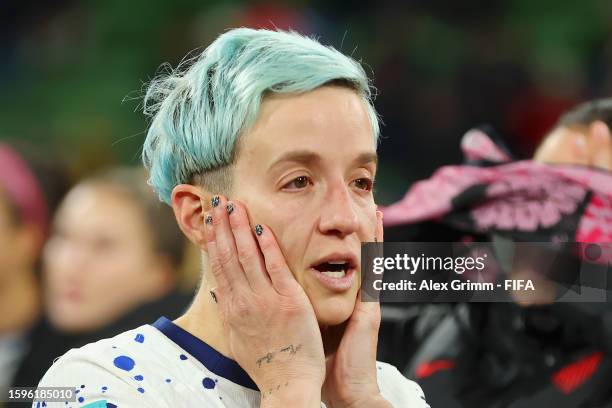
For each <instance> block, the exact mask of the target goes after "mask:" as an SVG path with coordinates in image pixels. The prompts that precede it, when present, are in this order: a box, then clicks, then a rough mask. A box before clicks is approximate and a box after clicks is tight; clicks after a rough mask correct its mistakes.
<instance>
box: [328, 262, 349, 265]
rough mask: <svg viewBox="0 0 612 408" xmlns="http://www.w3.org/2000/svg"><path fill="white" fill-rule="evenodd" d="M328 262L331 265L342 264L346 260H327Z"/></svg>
mask: <svg viewBox="0 0 612 408" xmlns="http://www.w3.org/2000/svg"><path fill="white" fill-rule="evenodd" d="M328 263H329V264H332V265H344V264H345V263H346V261H329V262H328Z"/></svg>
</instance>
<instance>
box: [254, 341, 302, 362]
mask: <svg viewBox="0 0 612 408" xmlns="http://www.w3.org/2000/svg"><path fill="white" fill-rule="evenodd" d="M301 348H302V345H301V344H298V345H297V346H294V345H293V344H290V345H288V346H287V347H283V348H282V349H280V350H279V351H278V352H276V351H274V352H271V353H268V354H266V355H265V356H263V357H260V358H258V359H257V361H256V363H257V367H260V368H261V365H262V364H263V363H271V362H272V360H274V356H276V354H277V353H289V355H294V354H296V353H297V352H298V351H299V350H300V349H301Z"/></svg>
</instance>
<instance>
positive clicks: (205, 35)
mask: <svg viewBox="0 0 612 408" xmlns="http://www.w3.org/2000/svg"><path fill="white" fill-rule="evenodd" d="M237 26H250V27H278V28H282V29H289V28H292V29H295V30H297V31H300V32H302V33H306V34H311V35H314V36H316V37H317V38H319V39H320V40H321V41H322V42H323V43H326V44H329V45H333V46H335V47H336V48H338V49H340V50H342V51H343V52H345V53H348V54H351V55H353V56H354V57H355V58H357V59H359V60H361V61H362V62H364V63H365V64H366V69H367V70H368V71H369V72H370V73H371V74H373V77H374V81H373V85H374V86H375V87H376V88H377V89H378V94H379V95H378V97H377V99H376V102H375V103H376V107H377V109H378V110H379V112H380V114H381V116H382V119H383V121H384V124H385V125H384V127H383V135H384V140H383V143H382V145H381V150H380V154H381V164H382V166H381V168H380V173H379V177H378V180H379V190H378V194H379V195H378V200H379V202H381V203H389V202H391V201H395V200H397V199H398V198H400V197H401V196H402V195H403V193H404V192H405V190H406V189H407V187H408V185H409V183H410V182H412V181H414V180H416V179H418V178H422V177H425V176H427V175H429V174H430V173H431V172H432V171H433V170H434V169H435V168H437V167H439V166H440V165H443V164H448V163H454V162H458V161H460V159H461V157H460V152H459V148H458V142H459V139H460V137H461V136H462V134H463V133H464V132H465V131H466V130H468V129H469V128H470V127H472V126H474V125H478V124H481V123H490V124H491V125H493V126H494V128H496V129H497V130H498V132H499V133H500V134H502V135H503V136H504V137H505V138H506V139H507V140H508V142H509V144H510V146H511V148H512V149H513V150H514V151H515V153H516V154H517V156H519V157H528V156H530V155H531V154H532V152H533V149H534V147H535V145H536V144H537V142H538V141H539V139H540V138H541V137H542V135H543V134H544V132H546V130H547V129H549V127H550V126H552V124H553V123H554V122H555V120H556V118H557V116H558V114H559V113H561V112H562V111H564V110H565V109H567V108H568V107H570V106H572V105H574V104H575V103H577V102H580V101H583V100H585V99H590V98H596V97H603V96H610V95H611V94H612V30H611V29H610V27H612V5H611V4H610V2H609V0H599V1H597V0H595V1H579V2H577V1H555V0H538V1H533V0H509V1H487V0H465V1H461V2H457V1H454V0H430V1H424V0H422V1H405V2H389V1H379V2H373V1H363V0H356V1H353V2H350V3H349V2H339V1H338V2H333V1H322V0H318V1H311V2H307V1H283V2H281V1H247V2H240V1H206V0H204V1H202V0H198V1H196V0H174V1H163V2H161V1H160V2H154V1H145V0H132V1H119V0H107V1H70V0H57V1H54V2H44V1H40V0H22V1H6V0H4V1H0V38H1V41H0V54H1V55H2V62H0V137H1V138H5V139H7V138H8V139H18V140H26V141H31V142H32V143H36V144H40V145H42V146H45V147H46V148H48V150H47V151H48V152H49V154H59V155H61V156H62V157H63V158H65V159H66V160H67V161H68V163H69V165H70V168H71V170H72V172H73V176H74V177H75V178H76V177H79V176H80V175H82V174H84V173H86V172H88V171H91V170H94V169H96V168H98V167H101V166H104V165H108V164H115V163H122V164H134V163H138V162H139V153H140V146H141V144H142V141H143V139H144V131H145V129H146V122H145V120H144V117H143V115H142V113H141V112H140V108H141V98H140V95H141V94H142V88H143V84H145V83H146V82H147V81H149V80H150V79H151V78H153V77H154V75H155V74H156V72H157V70H158V69H159V67H160V64H161V63H162V62H168V63H170V64H171V65H172V66H176V65H177V64H178V63H179V62H180V61H181V59H182V58H183V57H184V56H185V55H186V54H187V53H188V52H189V51H191V50H193V49H196V48H200V49H202V48H201V47H203V46H205V45H207V44H208V43H210V42H211V41H212V40H213V39H214V38H215V37H216V36H217V35H218V34H219V33H221V32H223V31H224V30H226V29H228V28H230V27H237Z"/></svg>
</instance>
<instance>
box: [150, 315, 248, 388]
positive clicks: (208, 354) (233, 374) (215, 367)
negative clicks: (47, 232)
mask: <svg viewBox="0 0 612 408" xmlns="http://www.w3.org/2000/svg"><path fill="white" fill-rule="evenodd" d="M152 326H153V327H155V328H156V329H157V330H159V331H160V332H162V333H163V334H164V335H166V337H168V338H169V339H170V340H172V341H173V342H174V343H176V344H177V345H178V346H179V347H180V348H182V349H183V350H185V351H186V352H188V353H189V354H191V355H192V356H193V357H195V358H196V359H197V360H198V361H199V362H200V363H202V364H204V366H205V367H206V368H207V369H208V370H209V371H211V372H213V373H215V374H217V375H219V376H221V377H223V378H225V379H227V380H230V381H231V382H233V383H236V384H238V385H242V386H243V387H247V388H250V389H252V390H255V391H259V388H257V385H255V383H254V382H253V380H252V379H251V377H249V375H248V374H247V373H246V371H244V370H243V369H242V367H240V366H239V365H238V363H236V362H235V361H234V360H232V359H230V358H227V357H225V356H224V355H223V354H221V353H219V352H218V351H217V350H215V349H214V348H212V347H210V346H209V345H208V344H206V343H205V342H203V341H202V340H200V339H198V338H197V337H196V336H194V335H193V334H191V333H189V332H188V331H186V330H184V329H182V328H181V327H179V326H177V325H176V324H174V323H173V322H172V321H170V320H169V319H167V318H166V317H163V316H162V317H160V318H159V319H157V321H156V322H155V323H153V324H152ZM177 358H178V357H177Z"/></svg>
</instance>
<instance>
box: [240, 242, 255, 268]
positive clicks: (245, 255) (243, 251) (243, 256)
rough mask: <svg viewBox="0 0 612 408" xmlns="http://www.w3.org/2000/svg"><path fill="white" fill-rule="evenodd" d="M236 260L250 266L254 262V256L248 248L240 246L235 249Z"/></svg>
mask: <svg viewBox="0 0 612 408" xmlns="http://www.w3.org/2000/svg"><path fill="white" fill-rule="evenodd" d="M237 252H238V259H239V260H240V262H241V263H242V264H250V263H252V262H253V261H254V258H255V256H254V255H255V254H254V253H253V251H252V250H251V249H250V248H247V247H244V246H240V247H238V248H237Z"/></svg>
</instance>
